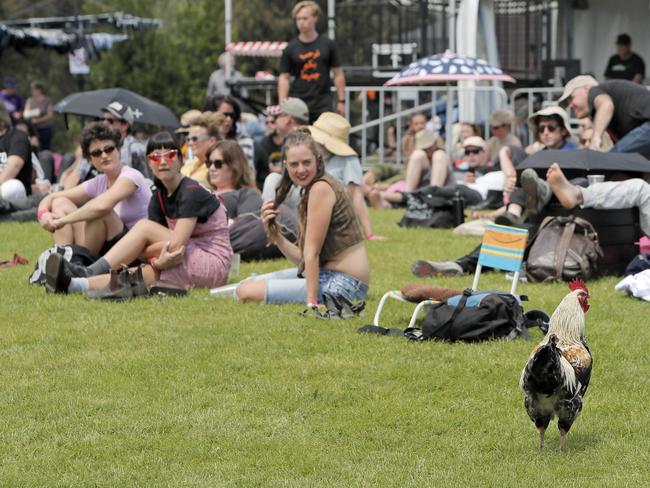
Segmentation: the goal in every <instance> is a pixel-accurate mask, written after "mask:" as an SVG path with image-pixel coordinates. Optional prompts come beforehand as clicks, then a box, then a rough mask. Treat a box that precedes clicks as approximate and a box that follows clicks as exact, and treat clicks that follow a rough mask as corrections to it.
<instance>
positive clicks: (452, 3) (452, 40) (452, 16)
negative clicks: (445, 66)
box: [449, 0, 456, 53]
mask: <svg viewBox="0 0 650 488" xmlns="http://www.w3.org/2000/svg"><path fill="white" fill-rule="evenodd" d="M449 50H450V51H451V52H452V53H455V52H456V0H449Z"/></svg>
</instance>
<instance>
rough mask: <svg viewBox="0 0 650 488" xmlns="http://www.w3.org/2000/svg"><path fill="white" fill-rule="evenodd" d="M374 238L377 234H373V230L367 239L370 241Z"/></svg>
mask: <svg viewBox="0 0 650 488" xmlns="http://www.w3.org/2000/svg"><path fill="white" fill-rule="evenodd" d="M374 238H375V234H373V233H372V232H368V235H367V236H366V239H368V240H369V241H372V240H373V239H374Z"/></svg>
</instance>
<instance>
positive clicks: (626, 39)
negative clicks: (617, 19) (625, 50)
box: [616, 34, 632, 46]
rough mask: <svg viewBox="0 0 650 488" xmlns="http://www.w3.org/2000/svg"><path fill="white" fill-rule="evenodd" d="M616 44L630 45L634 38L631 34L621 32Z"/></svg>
mask: <svg viewBox="0 0 650 488" xmlns="http://www.w3.org/2000/svg"><path fill="white" fill-rule="evenodd" d="M616 44H623V45H624V46H629V45H630V44H632V38H631V37H630V35H629V34H619V35H618V37H617V38H616Z"/></svg>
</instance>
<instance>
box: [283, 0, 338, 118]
mask: <svg viewBox="0 0 650 488" xmlns="http://www.w3.org/2000/svg"><path fill="white" fill-rule="evenodd" d="M292 14H293V18H294V20H295V21H296V27H298V31H299V34H298V37H297V38H295V39H293V40H292V41H291V42H289V44H288V45H287V47H286V48H285V49H284V51H283V52H282V57H281V58H280V66H279V71H280V76H279V78H278V99H279V101H280V103H282V102H283V101H284V100H285V99H286V98H288V97H289V96H291V97H295V98H300V99H301V100H303V101H304V102H305V103H306V104H307V106H308V107H309V116H310V118H309V122H310V123H313V122H314V121H315V120H316V119H317V118H318V116H319V115H320V114H321V113H323V112H331V111H332V92H331V88H332V81H331V80H330V69H331V70H332V73H333V74H334V86H335V87H336V94H337V97H338V101H337V103H336V111H337V112H338V113H339V114H341V115H344V114H345V74H344V73H343V68H342V67H341V61H340V59H339V54H338V51H337V50H336V46H335V44H334V41H332V40H331V39H329V38H327V37H326V36H324V35H320V34H318V32H317V31H316V22H317V21H318V17H319V16H320V7H319V6H318V4H317V3H316V2H312V1H303V2H299V3H297V4H296V6H295V7H294V8H293V11H292ZM290 77H293V80H290Z"/></svg>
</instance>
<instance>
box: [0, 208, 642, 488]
mask: <svg viewBox="0 0 650 488" xmlns="http://www.w3.org/2000/svg"><path fill="white" fill-rule="evenodd" d="M399 217H400V213H399V212H395V211H388V212H383V213H374V214H373V219H374V221H375V227H376V233H377V234H381V235H385V236H388V237H389V240H388V241H384V242H370V243H369V244H368V249H369V252H370V257H371V261H372V282H371V294H370V297H369V303H368V307H367V313H366V316H365V317H363V318H359V319H355V320H349V321H338V322H335V321H333V322H325V321H319V320H316V319H311V318H309V319H307V318H301V317H299V316H298V314H297V313H298V312H299V311H300V310H301V309H302V307H300V306H261V305H256V304H250V305H242V304H236V303H232V302H230V301H228V300H225V299H211V298H209V297H208V296H207V292H206V291H205V290H194V291H192V293H191V294H190V296H189V298H184V299H165V300H158V299H154V300H137V301H133V302H131V303H124V304H111V303H95V302H89V301H86V300H85V299H84V298H82V297H80V296H71V297H68V296H52V295H47V294H46V293H45V291H44V290H43V289H42V288H39V287H33V286H30V285H28V284H27V277H28V275H29V273H30V272H31V270H32V267H33V263H34V260H35V258H36V257H37V256H38V254H39V253H40V251H42V250H43V249H45V248H46V247H48V245H49V237H48V235H47V234H46V233H45V232H43V231H40V230H39V228H38V227H37V225H36V224H2V225H0V258H4V259H6V258H8V257H10V256H11V255H12V254H13V252H19V253H20V254H22V255H24V256H26V257H27V258H29V259H30V261H31V262H30V265H29V266H19V267H16V268H12V269H5V270H0V365H1V366H2V367H1V368H0V384H1V385H2V394H1V395H0V462H1V464H0V485H2V486H11V487H14V486H29V487H32V486H48V487H49V486H111V487H113V486H173V487H176V486H246V487H247V486H260V487H280V486H282V487H284V486H292V487H293V486H295V487H312V486H346V487H347V486H391V487H393V486H394V487H403V486H413V487H421V486H489V487H499V486H516V487H519V486H522V487H524V486H579V487H582V486H608V487H609V486H648V483H649V480H650V467H649V466H650V440H649V437H650V436H649V435H648V433H649V430H650V428H649V426H650V414H648V402H649V400H650V380H649V378H650V368H649V367H648V349H649V347H650V320H648V312H649V311H650V304H648V303H644V302H641V301H638V300H635V299H632V298H628V297H625V296H623V295H622V294H619V293H617V292H614V290H613V286H614V284H615V283H616V281H617V279H616V278H607V279H601V280H598V281H593V282H591V283H589V288H590V291H591V296H592V298H591V309H590V310H589V312H588V314H587V338H588V340H589V344H590V346H591V349H592V352H593V355H594V369H593V374H592V381H591V385H590V388H589V391H588V393H587V396H586V405H585V408H584V410H583V413H582V415H581V417H580V418H579V419H578V420H577V421H576V423H575V424H574V427H573V429H572V431H571V432H570V433H569V436H568V450H567V451H566V452H560V451H559V449H558V443H559V435H558V431H557V428H556V427H555V424H553V427H552V428H549V431H548V433H547V449H545V450H544V451H543V452H540V451H539V450H538V448H537V445H538V434H537V431H536V430H535V427H534V425H533V424H532V422H531V421H530V420H529V419H528V417H527V415H526V413H525V411H524V408H523V401H522V400H523V397H522V393H521V392H520V391H519V388H518V381H519V374H520V372H521V369H522V367H523V365H524V364H525V362H526V360H527V357H528V354H529V352H530V350H531V349H532V347H533V343H532V342H526V341H523V340H517V341H513V342H504V341H496V342H487V343H482V344H474V345H467V344H446V343H438V342H429V343H421V344H420V343H409V342H407V341H406V340H401V339H398V338H394V337H379V336H366V335H360V334H357V332H356V329H357V328H358V327H359V326H361V325H363V324H366V323H370V322H371V321H372V315H373V313H374V310H375V309H376V306H377V302H378V300H379V298H380V297H381V295H382V294H383V292H384V291H386V290H388V289H389V288H394V287H399V286H401V285H403V284H405V283H408V282H413V281H424V280H417V279H415V278H413V277H412V276H411V275H410V270H409V265H410V262H411V261H412V260H413V259H415V258H421V257H427V258H430V259H443V258H453V257H456V256H460V255H462V254H464V253H465V252H467V251H469V250H471V249H472V248H473V247H474V246H475V244H476V243H477V242H478V240H479V239H478V238H472V237H455V236H452V234H451V232H450V231H448V230H420V229H418V230H405V229H400V228H398V227H397V225H396V224H395V222H396V221H397V220H398V219H399ZM286 264H287V263H286V261H273V262H266V263H261V264H260V263H258V264H243V265H242V275H247V274H249V273H252V272H258V273H259V272H263V271H268V270H272V269H279V268H281V267H284V266H286ZM430 282H431V281H430ZM435 283H437V284H440V285H443V286H453V287H459V288H463V287H467V286H469V285H471V278H470V277H464V278H446V279H438V280H436V281H435ZM481 288H501V289H507V288H509V282H507V281H506V280H505V279H504V277H503V275H502V274H497V273H491V274H489V273H488V274H485V275H484V276H483V278H482V279H481ZM519 291H520V292H521V293H524V294H527V295H529V296H530V302H529V303H528V304H527V305H526V307H527V308H542V309H544V310H547V311H548V312H552V311H553V310H554V309H555V306H556V305H557V304H558V303H559V301H560V300H561V298H562V297H563V296H564V295H565V294H566V293H567V292H568V289H567V288H566V286H565V285H563V284H553V285H548V284H546V285H542V284H536V285H531V284H525V283H524V284H521V285H520V288H519ZM408 316H409V307H407V306H406V305H403V304H398V303H392V304H390V305H389V309H388V313H387V314H386V324H387V325H391V326H402V327H403V326H405V325H406V323H407V320H408ZM534 337H535V340H539V339H540V338H541V333H540V332H539V331H535V332H534ZM644 480H645V481H644Z"/></svg>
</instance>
